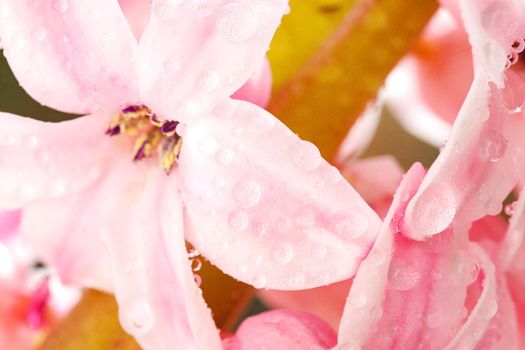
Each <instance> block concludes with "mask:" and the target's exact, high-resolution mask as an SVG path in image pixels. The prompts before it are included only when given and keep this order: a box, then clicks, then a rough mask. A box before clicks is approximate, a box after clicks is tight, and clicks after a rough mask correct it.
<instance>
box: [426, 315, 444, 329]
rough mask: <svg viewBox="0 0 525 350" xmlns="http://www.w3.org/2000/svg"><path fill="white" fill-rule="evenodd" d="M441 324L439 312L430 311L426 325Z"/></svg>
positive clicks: (436, 325) (434, 326) (431, 326)
mask: <svg viewBox="0 0 525 350" xmlns="http://www.w3.org/2000/svg"><path fill="white" fill-rule="evenodd" d="M440 324H441V316H440V315H439V314H438V313H430V314H428V315H427V316H426V317H425V326H427V327H428V328H437V327H439V325H440Z"/></svg>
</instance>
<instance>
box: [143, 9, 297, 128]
mask: <svg viewBox="0 0 525 350" xmlns="http://www.w3.org/2000/svg"><path fill="white" fill-rule="evenodd" d="M287 3H288V2H287V1H285V0H271V1H268V0H240V1H235V2H232V1H230V0H228V1H226V0H216V1H208V2H204V3H203V2H195V1H170V0H154V1H153V3H152V16H151V19H150V22H149V25H148V27H147V28H146V31H145V33H144V35H143V37H142V40H141V42H140V50H139V54H138V67H139V81H140V87H141V97H142V100H143V101H144V103H146V104H147V105H148V106H149V107H151V108H152V109H153V110H154V111H155V112H156V113H158V114H159V115H160V116H162V117H164V118H171V119H177V120H179V121H187V120H189V119H191V118H193V117H195V116H198V115H205V113H207V112H209V111H210V109H211V108H212V107H213V106H214V105H215V104H216V103H217V102H218V101H220V100H221V99H223V98H225V97H227V96H230V95H231V94H233V93H234V92H235V91H236V90H238V89H239V88H240V87H241V86H242V85H243V84H244V83H245V82H246V81H247V80H248V79H249V78H250V77H251V76H252V75H253V74H254V73H255V72H256V70H257V69H259V67H261V64H262V62H263V60H264V54H265V53H266V51H267V49H268V46H269V44H270V40H271V39H272V36H273V34H274V32H275V29H276V28H277V26H278V25H279V23H280V20H281V17H282V16H283V14H284V13H285V12H286V11H287V10H288V4H287Z"/></svg>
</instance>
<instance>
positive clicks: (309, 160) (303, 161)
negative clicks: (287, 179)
mask: <svg viewBox="0 0 525 350" xmlns="http://www.w3.org/2000/svg"><path fill="white" fill-rule="evenodd" d="M291 154H292V159H293V161H294V162H295V164H296V165H297V166H298V167H299V168H301V169H302V170H305V171H312V170H315V169H317V167H318V166H319V165H320V164H321V161H322V158H321V153H320V152H319V149H318V148H317V147H315V145H314V144H312V143H310V142H308V141H300V142H299V143H297V144H296V145H295V146H294V147H292V149H291Z"/></svg>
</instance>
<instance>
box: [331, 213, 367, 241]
mask: <svg viewBox="0 0 525 350" xmlns="http://www.w3.org/2000/svg"><path fill="white" fill-rule="evenodd" d="M367 228H368V221H367V220H366V219H365V218H364V217H363V216H362V215H359V214H357V213H351V214H350V215H349V216H348V217H347V218H345V219H343V220H340V221H339V222H338V223H337V224H336V225H335V232H336V233H337V234H338V235H340V236H342V237H349V238H351V239H356V238H359V237H361V236H362V235H363V234H364V233H365V232H366V229H367Z"/></svg>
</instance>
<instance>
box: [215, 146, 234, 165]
mask: <svg viewBox="0 0 525 350" xmlns="http://www.w3.org/2000/svg"><path fill="white" fill-rule="evenodd" d="M233 157H234V153H233V151H232V150H231V149H229V148H226V149H224V150H222V151H220V152H219V153H217V155H216V156H215V160H216V161H217V163H219V164H221V165H230V164H231V163H232V162H233Z"/></svg>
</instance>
